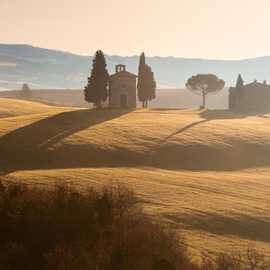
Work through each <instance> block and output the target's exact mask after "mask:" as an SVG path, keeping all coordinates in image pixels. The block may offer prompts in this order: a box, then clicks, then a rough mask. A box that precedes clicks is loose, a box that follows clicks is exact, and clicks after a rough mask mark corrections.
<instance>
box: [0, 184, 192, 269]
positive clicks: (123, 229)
mask: <svg viewBox="0 0 270 270" xmlns="http://www.w3.org/2000/svg"><path fill="white" fill-rule="evenodd" d="M0 220H1V223H0V270H2V269H5V270H18V269H20V270H24V269H25V270H32V269H33V270H37V269H46V270H51V269H54V270H62V269H63V270H73V269H76V270H81V269H100V270H103V269H104V270H110V269H112V270H116V269H117V270H121V269H123V270H124V269H128V270H132V269H150V270H173V269H188V268H190V267H191V264H190V263H189V260H188V257H187V255H186V252H185V249H184V248H180V245H179V239H178V237H177V235H176V234H175V233H174V232H173V231H172V230H170V229H168V228H166V227H163V226H161V225H160V224H157V223H155V222H153V221H151V220H150V219H149V218H148V217H147V216H146V215H145V214H144V213H143V212H142V211H141V209H140V207H138V205H137V200H136V197H135V196H134V194H133V193H132V191H130V190H128V189H127V188H125V187H122V186H109V187H104V188H103V189H102V190H101V191H97V190H94V189H90V190H88V191H87V192H84V193H80V192H77V191H76V190H74V189H72V188H69V187H66V186H55V188H54V189H53V190H41V189H37V188H32V187H31V188H30V187H25V186H22V185H15V184H3V183H1V184H0Z"/></svg>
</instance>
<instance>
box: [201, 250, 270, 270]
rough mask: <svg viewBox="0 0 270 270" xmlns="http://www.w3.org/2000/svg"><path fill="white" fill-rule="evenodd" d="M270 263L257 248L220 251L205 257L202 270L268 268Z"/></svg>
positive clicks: (259, 269)
mask: <svg viewBox="0 0 270 270" xmlns="http://www.w3.org/2000/svg"><path fill="white" fill-rule="evenodd" d="M268 269H270V263H269V261H268V260H266V258H265V256H264V255H263V254H261V253H259V252H258V251H257V250H256V249H253V248H248V249H247V251H246V252H242V253H239V252H234V253H233V252H231V253H220V254H218V255H217V256H216V257H215V258H210V257H203V263H202V265H201V270H268Z"/></svg>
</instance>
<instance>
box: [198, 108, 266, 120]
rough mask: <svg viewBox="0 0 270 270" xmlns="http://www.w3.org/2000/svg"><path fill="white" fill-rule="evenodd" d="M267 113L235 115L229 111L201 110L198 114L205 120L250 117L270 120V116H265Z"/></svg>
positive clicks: (235, 113)
mask: <svg viewBox="0 0 270 270" xmlns="http://www.w3.org/2000/svg"><path fill="white" fill-rule="evenodd" d="M269 113H270V112H269V111H262V112H245V113H237V112H233V111H230V110H203V111H201V112H200V116H201V118H203V119H207V120H218V119H224V120H225V119H243V118H246V117H251V116H257V117H263V118H270V116H269V115H267V114H269Z"/></svg>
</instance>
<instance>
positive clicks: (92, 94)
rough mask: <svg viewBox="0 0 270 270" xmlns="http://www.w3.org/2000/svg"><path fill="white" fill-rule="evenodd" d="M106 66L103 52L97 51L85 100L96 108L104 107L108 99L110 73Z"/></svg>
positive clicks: (86, 88)
mask: <svg viewBox="0 0 270 270" xmlns="http://www.w3.org/2000/svg"><path fill="white" fill-rule="evenodd" d="M106 66H107V65H106V60H105V57H104V54H103V52H102V51H101V50H99V51H97V52H96V54H95V57H94V60H93V66H92V70H91V75H90V77H89V78H88V84H87V86H86V87H85V88H84V96H85V100H86V101H87V102H89V103H90V102H91V103H94V106H95V107H98V108H101V107H102V102H105V101H106V100H107V97H108V82H109V73H108V71H107V68H106Z"/></svg>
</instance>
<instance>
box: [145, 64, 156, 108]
mask: <svg viewBox="0 0 270 270" xmlns="http://www.w3.org/2000/svg"><path fill="white" fill-rule="evenodd" d="M146 71H147V91H146V92H147V101H146V106H148V102H150V100H152V99H155V97H156V81H155V78H154V72H152V69H151V67H150V66H148V65H146Z"/></svg>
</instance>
